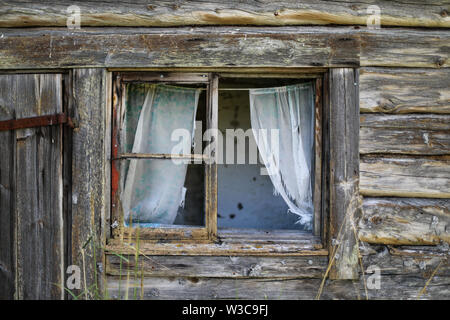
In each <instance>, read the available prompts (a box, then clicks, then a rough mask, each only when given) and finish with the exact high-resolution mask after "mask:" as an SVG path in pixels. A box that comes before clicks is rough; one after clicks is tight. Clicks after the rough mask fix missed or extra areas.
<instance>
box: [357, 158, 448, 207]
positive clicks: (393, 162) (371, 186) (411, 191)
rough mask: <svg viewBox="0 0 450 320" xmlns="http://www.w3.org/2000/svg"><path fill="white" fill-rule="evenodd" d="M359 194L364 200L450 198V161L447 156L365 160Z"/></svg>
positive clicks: (361, 167) (361, 168) (361, 165)
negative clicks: (370, 197) (374, 198)
mask: <svg viewBox="0 0 450 320" xmlns="http://www.w3.org/2000/svg"><path fill="white" fill-rule="evenodd" d="M360 193H361V194H362V195H364V196H394V197H395V196H397V197H424V198H450V160H449V158H448V156H439V157H423V158H416V157H400V156H392V157H379V156H376V157H374V156H363V157H361V161H360Z"/></svg>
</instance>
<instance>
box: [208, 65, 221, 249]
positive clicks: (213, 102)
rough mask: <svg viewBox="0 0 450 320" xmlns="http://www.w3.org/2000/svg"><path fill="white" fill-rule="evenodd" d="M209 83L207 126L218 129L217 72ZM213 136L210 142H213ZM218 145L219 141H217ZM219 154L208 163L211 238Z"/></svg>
mask: <svg viewBox="0 0 450 320" xmlns="http://www.w3.org/2000/svg"><path fill="white" fill-rule="evenodd" d="M209 80H210V81H209V85H208V105H207V108H206V122H207V123H206V128H207V130H208V129H213V130H218V123H219V77H218V76H217V75H216V74H210V79H209ZM213 139H216V137H211V141H210V143H213ZM215 143H216V147H218V145H217V141H215ZM217 155H218V150H217V148H216V150H215V151H214V155H213V158H214V161H212V162H209V163H208V164H206V169H205V170H206V174H205V180H206V183H205V189H206V192H205V194H206V206H205V207H206V228H207V230H208V237H209V239H210V240H215V239H216V238H217Z"/></svg>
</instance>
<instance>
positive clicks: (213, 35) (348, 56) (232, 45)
mask: <svg viewBox="0 0 450 320" xmlns="http://www.w3.org/2000/svg"><path fill="white" fill-rule="evenodd" d="M358 65H359V39H358V36H357V35H356V34H355V33H354V31H353V29H352V28H348V27H347V28H340V29H335V28H324V27H320V28H302V29H298V28H270V29H264V30H261V29H260V28H245V29H237V28H230V27H227V28H226V27H222V28H219V29H217V28H206V29H205V28H195V29H193V28H191V29H187V28H180V29H167V28H166V29H162V28H157V29H130V28H128V29H120V30H117V29H82V31H80V32H72V31H70V30H67V29H58V30H41V29H38V30H28V31H26V30H19V29H7V30H5V31H2V32H1V36H0V68H2V69H18V68H20V69H27V68H56V67H60V68H72V67H75V66H77V67H83V66H87V67H91V66H92V67H94V66H95V67H117V68H151V67H168V68H175V67H191V68H198V67H214V68H218V67H222V68H223V67H225V68H230V67H236V66H241V67H288V66H290V67H295V66H297V67H308V66H309V67H317V66H324V67H326V66H336V67H337V66H351V67H353V66H358Z"/></svg>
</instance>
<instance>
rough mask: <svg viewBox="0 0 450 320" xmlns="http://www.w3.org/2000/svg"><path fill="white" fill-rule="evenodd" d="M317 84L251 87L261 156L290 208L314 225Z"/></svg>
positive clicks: (254, 126)
mask: <svg viewBox="0 0 450 320" xmlns="http://www.w3.org/2000/svg"><path fill="white" fill-rule="evenodd" d="M313 93H314V87H313V84H312V83H303V84H298V85H292V86H285V87H279V88H264V89H251V90H250V117H251V125H252V130H253V134H254V136H255V140H256V143H257V146H258V149H259V153H260V156H261V159H262V161H263V163H264V165H265V166H266V169H267V173H268V174H269V176H270V179H271V181H272V184H273V186H274V193H275V194H279V195H281V196H282V197H283V199H284V201H285V202H286V204H287V205H288V207H289V209H288V211H289V212H292V213H294V214H296V215H298V217H299V221H298V222H299V223H301V224H305V225H307V226H311V224H312V216H313V204H312V183H311V167H312V163H311V160H312V154H313V143H314V130H313V129H314V94H313Z"/></svg>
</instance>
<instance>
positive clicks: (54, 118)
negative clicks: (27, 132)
mask: <svg viewBox="0 0 450 320" xmlns="http://www.w3.org/2000/svg"><path fill="white" fill-rule="evenodd" d="M57 124H65V125H67V126H69V127H71V128H73V127H74V126H73V122H72V119H71V118H70V117H68V116H67V115H66V114H65V113H58V114H52V115H47V116H39V117H30V118H23V119H11V120H4V121H0V131H6V130H15V129H25V128H34V127H44V126H53V125H57Z"/></svg>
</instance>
